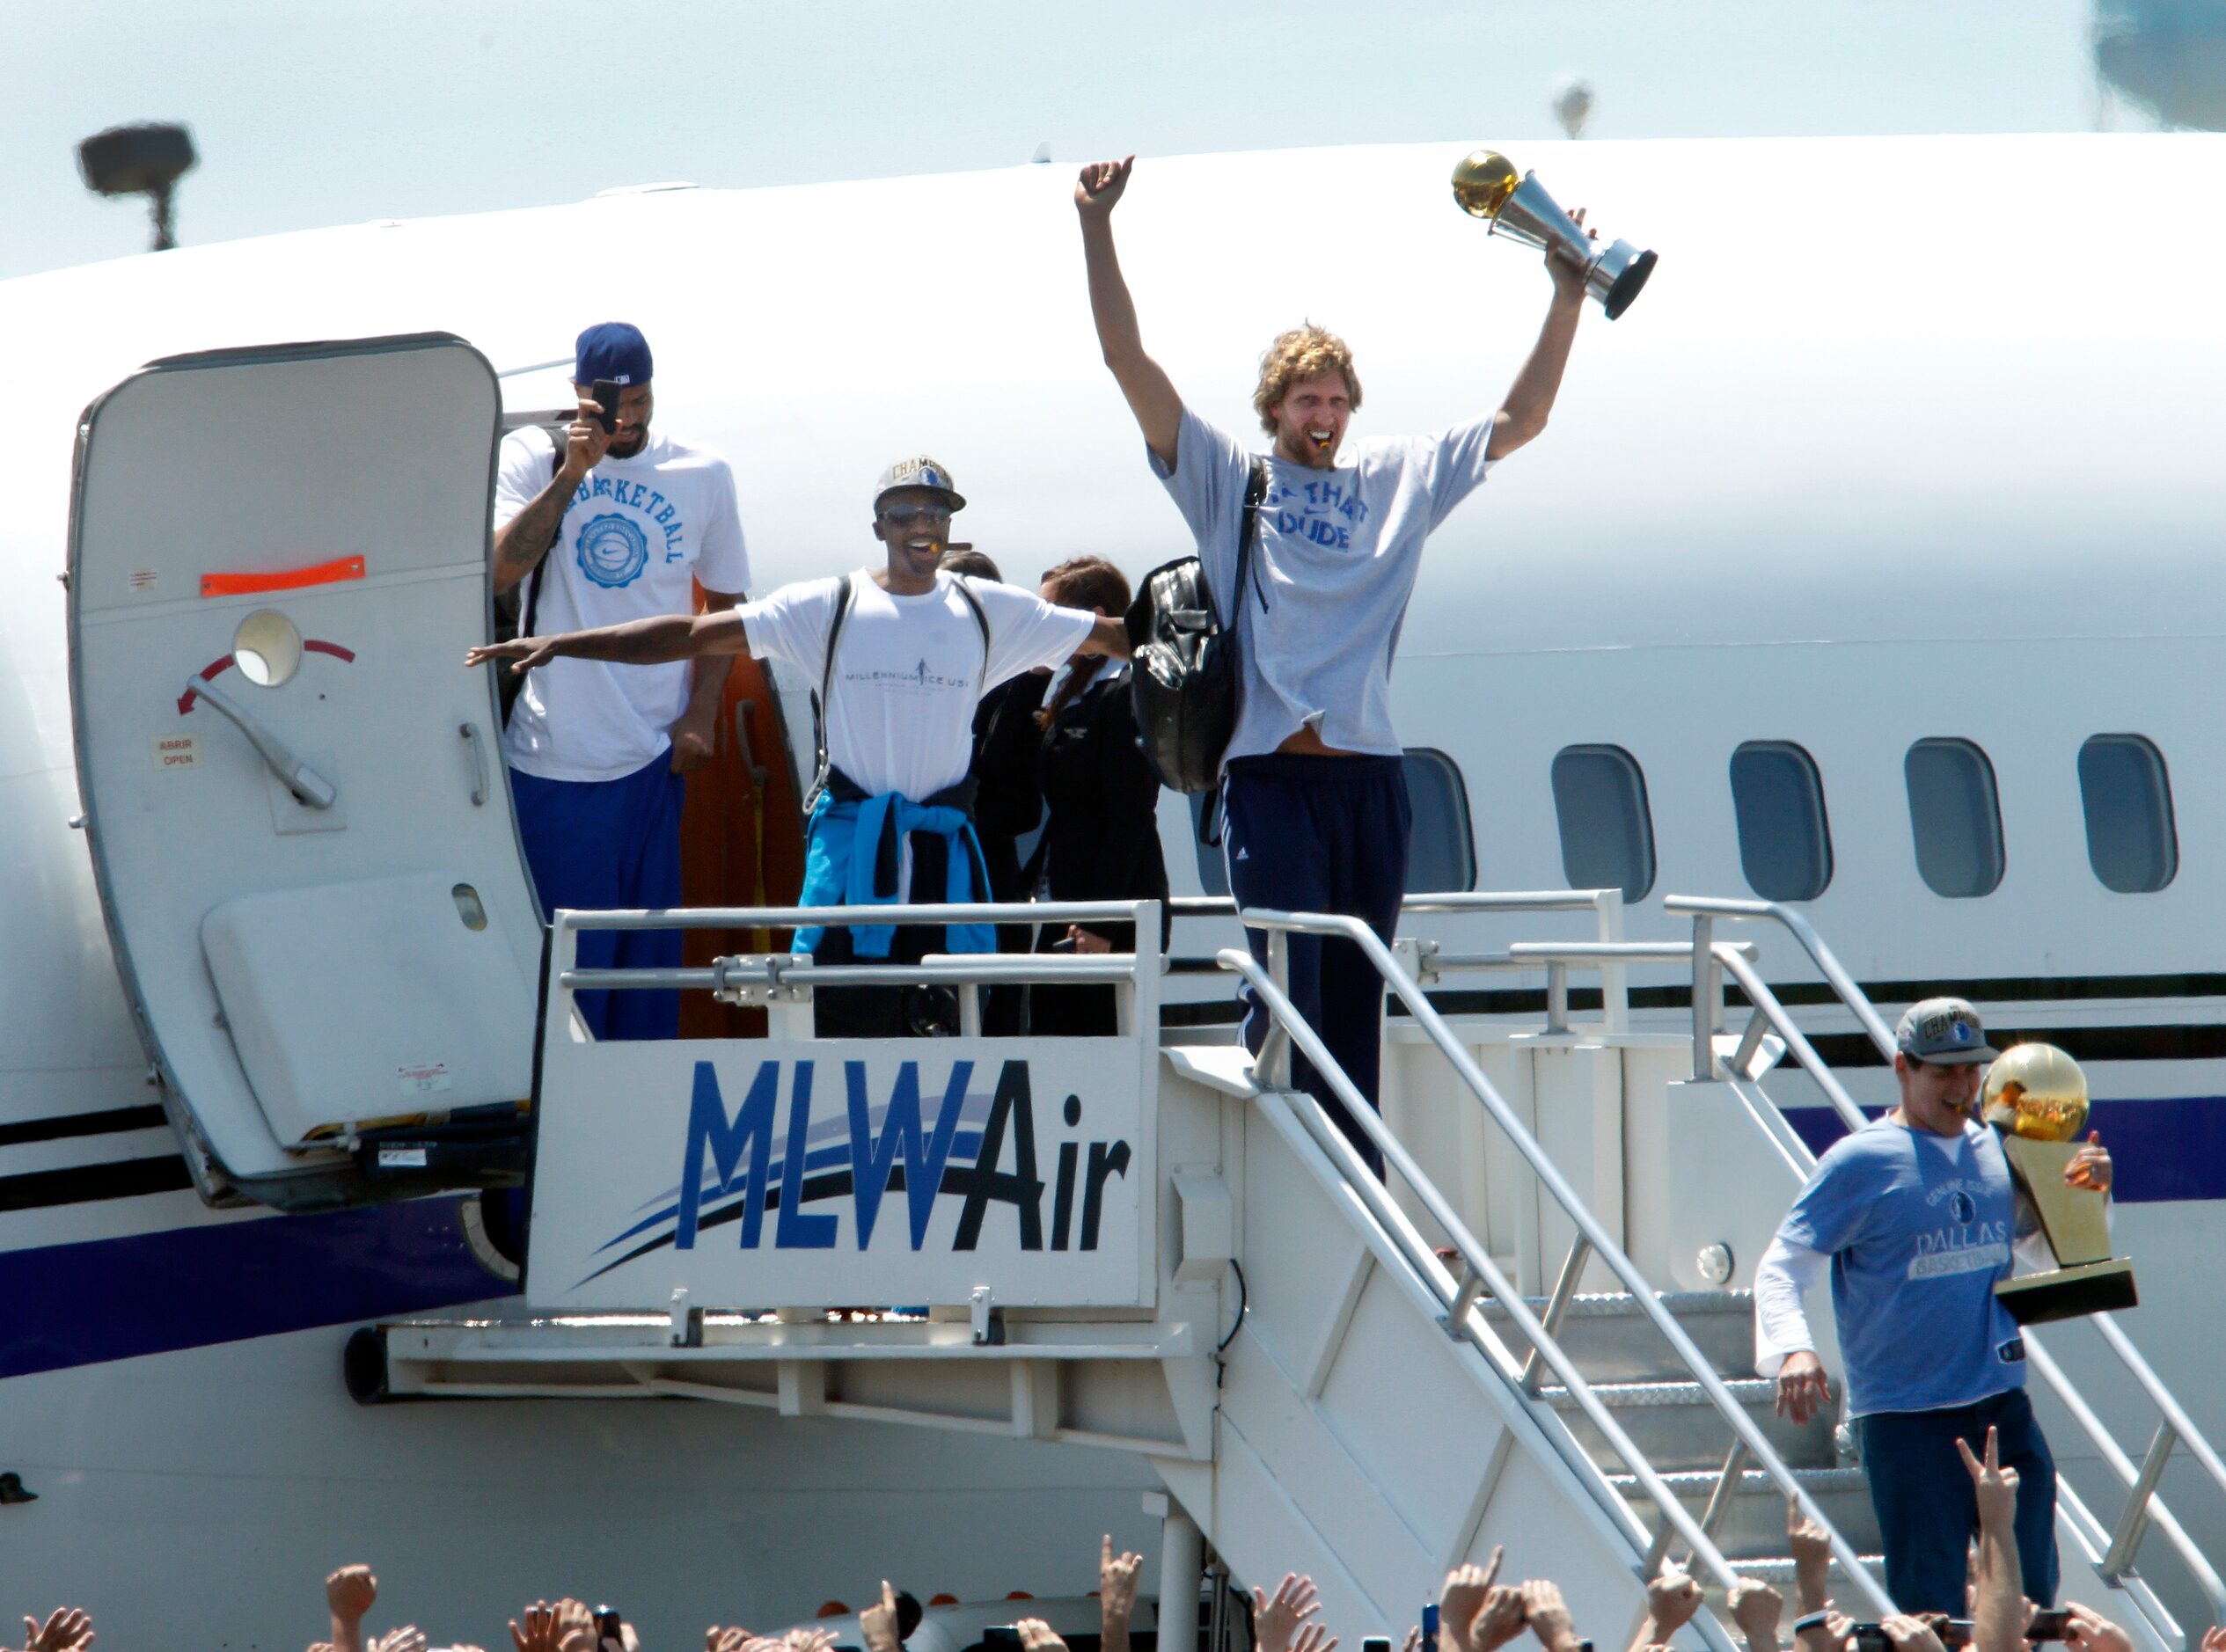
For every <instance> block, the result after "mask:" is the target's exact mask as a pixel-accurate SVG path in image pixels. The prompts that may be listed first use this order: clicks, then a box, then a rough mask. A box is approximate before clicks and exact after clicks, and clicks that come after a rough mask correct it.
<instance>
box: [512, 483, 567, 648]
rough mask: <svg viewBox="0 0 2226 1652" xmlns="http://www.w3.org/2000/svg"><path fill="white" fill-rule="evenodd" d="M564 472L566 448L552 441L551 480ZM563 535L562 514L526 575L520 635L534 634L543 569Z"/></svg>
mask: <svg viewBox="0 0 2226 1652" xmlns="http://www.w3.org/2000/svg"><path fill="white" fill-rule="evenodd" d="M563 474H564V448H563V446H562V444H561V443H559V442H554V441H552V442H551V443H550V447H549V480H551V481H552V482H553V481H555V480H556V479H557V478H558V477H560V476H561V475H563ZM563 537H564V518H563V517H562V516H561V515H560V516H558V518H557V530H556V537H555V538H553V539H551V540H550V541H549V543H548V546H547V548H546V550H544V551H543V552H541V554H540V556H539V557H538V558H537V559H535V561H534V564H533V572H532V573H531V574H527V575H526V576H525V608H524V611H523V612H522V613H520V614H519V616H518V635H519V636H521V637H531V635H533V627H534V625H535V623H536V622H537V620H538V618H539V616H540V612H541V570H542V569H543V568H545V567H548V566H549V556H550V553H551V552H553V551H555V549H556V548H557V542H558V540H560V539H562V538H563Z"/></svg>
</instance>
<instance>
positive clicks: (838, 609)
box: [804, 574, 858, 815]
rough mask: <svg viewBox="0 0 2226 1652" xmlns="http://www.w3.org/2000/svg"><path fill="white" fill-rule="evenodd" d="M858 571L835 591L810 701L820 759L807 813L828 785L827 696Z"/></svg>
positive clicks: (806, 798)
mask: <svg viewBox="0 0 2226 1652" xmlns="http://www.w3.org/2000/svg"><path fill="white" fill-rule="evenodd" d="M857 577H858V576H857V575H856V574H844V575H843V583H842V588H841V589H840V590H839V591H838V592H836V594H835V617H834V618H832V619H831V620H830V621H828V623H827V659H826V662H825V663H824V665H822V666H821V667H820V669H819V693H818V695H817V697H816V698H814V699H813V701H812V703H811V735H812V743H813V744H814V746H816V748H817V760H816V763H815V764H814V766H813V770H812V780H811V790H810V791H809V793H806V794H805V796H804V813H805V814H807V815H809V814H810V813H811V809H812V806H813V805H814V804H815V803H816V802H818V801H819V794H820V793H822V792H824V791H825V790H826V789H827V770H828V767H829V764H828V762H827V697H828V696H829V695H831V694H832V693H833V692H834V691H835V645H836V644H837V643H838V642H839V641H841V640H842V634H843V621H844V620H845V619H846V618H849V615H850V590H851V581H853V580H855V579H856V578H857Z"/></svg>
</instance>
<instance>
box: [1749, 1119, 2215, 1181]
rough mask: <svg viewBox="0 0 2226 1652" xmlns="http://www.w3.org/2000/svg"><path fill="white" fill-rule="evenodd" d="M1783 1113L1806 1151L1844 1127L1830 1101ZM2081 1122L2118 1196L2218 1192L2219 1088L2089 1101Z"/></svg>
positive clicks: (1827, 1143) (1843, 1131)
mask: <svg viewBox="0 0 2226 1652" xmlns="http://www.w3.org/2000/svg"><path fill="white" fill-rule="evenodd" d="M1878 1110H1879V1111H1883V1109H1878ZM1785 1121H1786V1122H1787V1123H1789V1124H1790V1125H1791V1126H1792V1127H1793V1130H1794V1133H1795V1134H1796V1135H1798V1137H1800V1138H1801V1139H1802V1140H1803V1141H1805V1142H1806V1143H1807V1144H1809V1151H1812V1152H1816V1153H1821V1152H1822V1151H1824V1150H1825V1149H1826V1148H1827V1147H1829V1146H1831V1145H1832V1144H1833V1143H1834V1142H1836V1141H1838V1140H1839V1139H1840V1137H1842V1136H1845V1135H1846V1134H1847V1126H1845V1125H1844V1124H1842V1123H1841V1122H1840V1115H1838V1114H1836V1113H1834V1111H1833V1110H1832V1109H1831V1108H1830V1107H1788V1108H1786V1109H1785ZM2087 1128H2088V1129H2092V1130H2099V1131H2101V1132H2102V1139H2103V1145H2105V1147H2107V1148H2109V1149H2110V1158H2111V1164H2112V1168H2113V1172H2114V1173H2115V1178H2116V1180H2115V1183H2114V1185H2113V1188H2112V1189H2111V1193H2112V1196H2113V1198H2115V1199H2116V1200H2117V1201H2118V1202H2119V1203H2120V1204H2158V1203H2162V1202H2164V1201H2166V1200H2171V1199H2226V1096H2215V1095H2187V1096H2163V1097H2159V1098H2157V1099H2156V1100H2150V1101H2097V1102H2095V1103H2093V1105H2092V1106H2091V1107H2090V1108H2089V1110H2088V1115H2087Z"/></svg>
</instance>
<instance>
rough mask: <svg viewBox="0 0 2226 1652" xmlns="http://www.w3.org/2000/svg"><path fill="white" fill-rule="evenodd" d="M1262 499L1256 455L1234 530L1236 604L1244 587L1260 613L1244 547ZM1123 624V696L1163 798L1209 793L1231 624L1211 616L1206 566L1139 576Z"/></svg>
mask: <svg viewBox="0 0 2226 1652" xmlns="http://www.w3.org/2000/svg"><path fill="white" fill-rule="evenodd" d="M1267 492H1268V462H1267V461H1266V460H1265V459H1263V458H1259V457H1255V458H1254V459H1253V461H1252V475H1251V479H1250V480H1249V481H1248V483H1247V484H1246V486H1245V490H1244V515H1243V521H1242V524H1241V526H1240V527H1239V529H1238V530H1237V579H1236V593H1237V600H1238V601H1239V602H1240V603H1241V602H1242V601H1243V600H1244V592H1245V588H1246V587H1247V586H1248V585H1252V586H1253V588H1254V591H1255V594H1256V596H1258V597H1259V600H1260V611H1261V612H1262V613H1265V612H1266V611H1267V609H1268V598H1267V594H1266V592H1265V590H1264V589H1262V588H1259V586H1258V585H1257V584H1256V582H1255V581H1253V579H1252V546H1253V542H1254V541H1256V539H1258V538H1259V537H1260V502H1261V501H1262V500H1263V499H1264V498H1266V497H1267ZM1124 623H1125V624H1126V625H1127V626H1128V632H1129V647H1130V648H1131V650H1132V651H1133V653H1134V654H1135V656H1136V667H1135V669H1134V670H1132V671H1131V672H1130V673H1129V697H1130V699H1131V702H1132V703H1133V705H1135V707H1136V728H1137V736H1138V738H1139V740H1140V741H1141V742H1143V746H1144V755H1145V757H1146V758H1147V759H1148V760H1149V761H1150V763H1151V764H1152V771H1153V773H1154V774H1156V775H1158V776H1159V777H1160V784H1161V785H1162V786H1166V787H1168V789H1169V790H1170V791H1175V792H1211V791H1212V789H1213V787H1214V783H1215V782H1216V781H1217V780H1219V778H1220V774H1221V754H1222V753H1223V752H1224V751H1226V750H1227V749H1228V747H1229V736H1230V735H1232V734H1234V732H1235V731H1236V726H1237V675H1238V674H1237V627H1236V616H1235V615H1234V613H1233V614H1231V615H1230V616H1229V618H1228V620H1227V622H1226V624H1225V623H1223V621H1222V620H1221V618H1219V615H1217V614H1216V613H1215V612H1214V608H1213V593H1212V590H1211V589H1210V588H1208V587H1207V584H1206V578H1205V565H1204V564H1203V563H1201V562H1200V561H1199V560H1198V559H1197V557H1196V556H1187V557H1178V558H1176V559H1175V560H1174V561H1172V562H1169V563H1168V564H1167V565H1166V566H1164V567H1156V568H1153V570H1152V571H1151V572H1150V573H1149V574H1146V575H1145V576H1144V583H1143V585H1142V586H1141V587H1140V588H1139V590H1138V592H1137V597H1136V601H1135V602H1133V603H1131V604H1130V605H1129V611H1128V614H1127V616H1126V618H1125V621H1124Z"/></svg>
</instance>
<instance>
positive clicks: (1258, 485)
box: [1230, 453, 1268, 625]
mask: <svg viewBox="0 0 2226 1652" xmlns="http://www.w3.org/2000/svg"><path fill="white" fill-rule="evenodd" d="M1267 497H1268V461H1267V460H1266V458H1264V457H1263V456H1261V455H1260V454H1257V453H1256V454H1254V455H1253V456H1252V474H1251V475H1250V477H1249V478H1248V479H1247V480H1246V482H1245V485H1244V515H1243V518H1242V520H1241V523H1240V525H1239V526H1238V529H1237V606H1238V607H1239V608H1242V607H1243V606H1244V588H1245V585H1246V583H1247V579H1248V576H1250V583H1251V585H1252V589H1253V594H1254V595H1255V596H1258V597H1259V599H1260V611H1261V612H1262V613H1263V614H1264V613H1266V612H1267V611H1268V592H1267V588H1266V587H1265V586H1264V585H1263V584H1262V583H1261V582H1260V581H1259V579H1258V577H1257V576H1256V575H1254V574H1253V571H1252V547H1253V546H1254V545H1256V544H1257V543H1258V542H1259V538H1260V506H1261V504H1262V503H1263V501H1265V500H1266V498H1267ZM1235 619H1236V617H1235V616H1234V614H1233V615H1231V616H1230V623H1231V624H1232V625H1234V623H1235Z"/></svg>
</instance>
